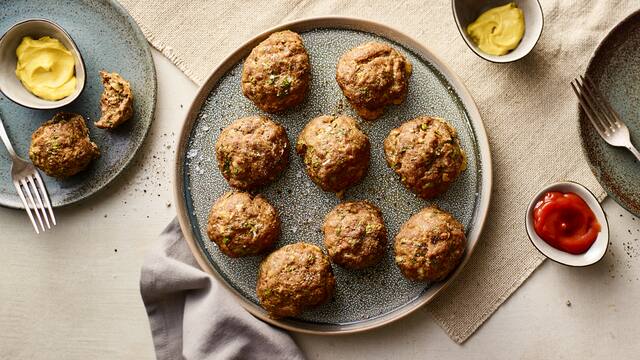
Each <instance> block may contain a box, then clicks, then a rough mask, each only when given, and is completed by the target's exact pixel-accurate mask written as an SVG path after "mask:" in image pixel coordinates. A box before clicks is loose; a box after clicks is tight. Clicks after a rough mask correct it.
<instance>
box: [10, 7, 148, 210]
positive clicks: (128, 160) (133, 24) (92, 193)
mask: <svg viewBox="0 0 640 360" xmlns="http://www.w3.org/2000/svg"><path fill="white" fill-rule="evenodd" d="M99 1H100V2H102V3H105V4H108V5H110V6H111V8H113V9H114V11H115V12H116V13H117V14H118V15H120V16H121V17H122V18H123V19H124V20H125V21H126V22H127V23H128V24H129V25H130V26H131V28H132V30H133V35H134V36H135V38H136V39H137V40H138V41H137V43H138V44H141V45H142V48H143V49H142V50H143V52H144V53H145V58H147V59H149V60H150V64H151V72H152V75H153V76H152V77H151V80H152V82H153V95H152V98H151V103H152V105H153V106H152V107H151V112H150V113H149V118H150V120H149V122H148V124H147V126H146V127H145V128H144V129H143V130H142V134H141V135H142V137H141V141H139V142H138V143H137V144H135V145H134V148H133V151H131V152H129V153H128V155H127V158H126V159H125V161H124V165H123V166H122V168H121V169H120V170H119V171H116V172H113V173H111V174H109V176H107V180H106V181H105V182H103V183H102V185H101V186H99V187H97V188H95V189H93V190H92V191H89V192H87V193H86V194H85V195H83V196H80V197H78V198H76V199H73V200H70V201H61V202H60V203H57V204H56V203H54V200H51V207H52V208H54V209H58V208H63V207H68V206H70V205H75V204H77V203H79V202H82V201H85V200H88V199H91V198H93V197H94V196H96V195H98V194H100V193H102V192H103V191H104V189H105V188H107V187H108V186H109V185H111V183H113V181H115V180H116V178H118V177H119V176H120V174H122V173H123V172H124V171H125V170H127V169H128V168H129V167H130V166H131V164H132V163H133V160H134V159H135V158H136V156H137V155H138V152H139V151H140V148H141V147H142V145H143V144H144V142H145V140H146V139H147V136H148V135H149V129H151V125H152V124H153V121H154V120H155V117H156V114H155V113H156V105H157V104H158V74H157V71H156V64H155V62H154V61H153V55H152V53H151V46H150V45H149V41H148V40H147V38H146V37H145V36H144V34H143V32H142V29H141V28H140V26H139V25H138V23H136V21H135V20H134V19H133V17H132V16H131V14H129V12H128V11H127V10H126V9H125V8H124V7H123V6H122V5H120V3H118V2H117V1H116V0H99ZM44 20H47V21H54V22H55V20H50V19H44ZM0 207H4V208H8V209H18V210H24V205H22V203H21V202H20V201H17V202H16V203H11V202H4V201H3V200H2V199H0Z"/></svg>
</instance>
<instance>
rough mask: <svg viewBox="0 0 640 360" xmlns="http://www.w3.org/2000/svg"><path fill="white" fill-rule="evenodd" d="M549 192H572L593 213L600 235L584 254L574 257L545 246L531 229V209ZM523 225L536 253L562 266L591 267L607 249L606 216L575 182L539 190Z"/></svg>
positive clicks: (599, 206)
mask: <svg viewBox="0 0 640 360" xmlns="http://www.w3.org/2000/svg"><path fill="white" fill-rule="evenodd" d="M549 191H558V192H563V193H568V192H572V193H575V194H577V195H578V196H580V197H581V198H582V199H583V200H584V201H585V202H586V203H587V205H588V206H589V208H591V211H593V213H594V214H595V215H596V219H597V220H598V222H599V223H600V226H601V229H600V233H599V234H598V237H597V238H596V241H595V242H594V243H593V245H591V247H590V248H589V250H587V251H586V252H585V253H583V254H578V255H576V254H570V253H568V252H564V251H561V250H558V249H556V248H554V247H553V246H551V245H549V244H547V243H546V242H545V241H544V240H542V239H541V238H540V236H538V234H537V233H536V230H535V229H534V227H533V209H534V208H535V206H536V203H537V202H538V201H540V200H541V199H542V198H543V197H544V194H546V193H547V192H549ZM525 224H526V228H527V234H528V235H529V239H530V240H531V243H533V246H535V247H536V249H538V251H540V252H541V253H542V255H544V256H546V257H548V258H549V259H551V260H553V261H555V262H558V263H560V264H563V265H567V266H578V267H579V266H588V265H593V264H595V263H597V262H598V261H600V259H602V257H603V256H604V254H605V253H606V252H607V248H608V247H609V223H608V222H607V216H606V215H605V213H604V210H603V209H602V206H601V205H600V203H599V202H598V199H596V197H595V195H593V193H592V192H591V191H589V190H588V189H587V188H586V187H584V186H582V185H580V184H578V183H575V182H571V181H565V182H558V183H555V184H551V185H548V186H546V187H545V188H543V189H542V190H540V191H539V192H538V193H537V194H536V195H535V196H534V197H533V199H531V202H530V203H529V206H528V207H527V214H526V221H525Z"/></svg>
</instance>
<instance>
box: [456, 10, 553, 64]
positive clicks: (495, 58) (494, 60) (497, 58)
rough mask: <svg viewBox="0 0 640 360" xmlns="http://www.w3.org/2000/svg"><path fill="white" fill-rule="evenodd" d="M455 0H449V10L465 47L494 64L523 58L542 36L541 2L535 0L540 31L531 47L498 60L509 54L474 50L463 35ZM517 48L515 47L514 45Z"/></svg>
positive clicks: (542, 17)
mask: <svg viewBox="0 0 640 360" xmlns="http://www.w3.org/2000/svg"><path fill="white" fill-rule="evenodd" d="M456 1H457V0H451V11H452V13H453V19H454V21H455V23H456V28H457V29H458V33H459V34H460V37H461V38H462V40H463V41H464V43H465V44H466V45H467V47H468V48H469V49H471V51H473V53H474V54H476V55H478V57H480V58H482V59H484V60H486V61H488V62H491V63H494V64H509V63H512V62H516V61H518V60H521V59H523V58H524V57H526V56H527V55H529V54H530V53H531V52H532V51H533V49H535V47H536V45H538V42H539V41H540V38H541V37H542V32H543V31H544V11H543V10H542V4H540V0H535V2H536V3H537V4H538V8H539V9H540V19H541V21H540V31H538V33H537V35H536V40H535V41H534V42H533V45H532V46H531V49H529V50H528V51H527V52H525V53H523V54H522V55H521V56H518V57H514V58H513V59H509V60H500V58H501V57H504V56H505V55H507V54H509V53H507V54H505V55H499V56H495V55H489V54H485V53H484V52H482V51H479V50H476V48H475V47H474V46H473V44H471V43H470V42H469V40H468V39H467V37H466V36H465V34H464V33H463V30H462V25H460V20H458V12H457V11H456V6H455V3H456ZM518 46H520V44H518ZM516 48H517V47H516Z"/></svg>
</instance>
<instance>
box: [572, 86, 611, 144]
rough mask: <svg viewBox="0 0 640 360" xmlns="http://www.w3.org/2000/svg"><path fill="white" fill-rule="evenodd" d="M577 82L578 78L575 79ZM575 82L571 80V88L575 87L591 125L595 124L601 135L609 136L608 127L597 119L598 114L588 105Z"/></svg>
mask: <svg viewBox="0 0 640 360" xmlns="http://www.w3.org/2000/svg"><path fill="white" fill-rule="evenodd" d="M574 81H575V82H576V84H577V79H575V80H574ZM576 84H574V83H573V82H571V88H572V89H573V92H575V93H576V96H577V97H578V101H579V103H580V107H581V108H582V110H583V111H584V113H585V114H587V118H589V121H591V125H593V127H594V128H595V129H596V131H597V132H598V133H599V134H600V136H602V137H605V136H607V130H606V127H605V126H604V125H602V124H601V123H600V121H599V120H596V119H595V117H596V115H595V114H593V113H592V111H591V108H589V106H588V105H587V103H586V102H585V100H584V97H583V95H582V94H581V93H580V91H579V90H578V88H577V85H576Z"/></svg>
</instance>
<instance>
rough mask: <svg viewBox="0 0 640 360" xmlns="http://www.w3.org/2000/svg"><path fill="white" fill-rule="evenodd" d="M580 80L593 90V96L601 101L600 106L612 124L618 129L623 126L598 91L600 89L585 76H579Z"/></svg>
mask: <svg viewBox="0 0 640 360" xmlns="http://www.w3.org/2000/svg"><path fill="white" fill-rule="evenodd" d="M580 78H582V82H585V81H586V82H587V83H588V84H589V86H590V87H591V88H592V89H593V91H594V92H595V94H596V95H597V96H598V97H599V98H600V99H601V100H602V104H603V105H604V107H605V109H606V110H607V112H608V113H609V116H610V119H611V120H613V123H614V124H615V125H616V126H617V127H618V128H620V127H621V126H622V125H621V124H623V123H622V121H621V120H620V117H619V116H618V113H616V111H615V110H613V107H611V103H609V101H608V100H607V98H606V97H605V96H604V94H603V93H602V91H600V89H599V88H598V87H597V86H596V85H595V84H594V83H593V81H591V78H590V77H589V76H586V75H585V76H584V77H582V75H580Z"/></svg>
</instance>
